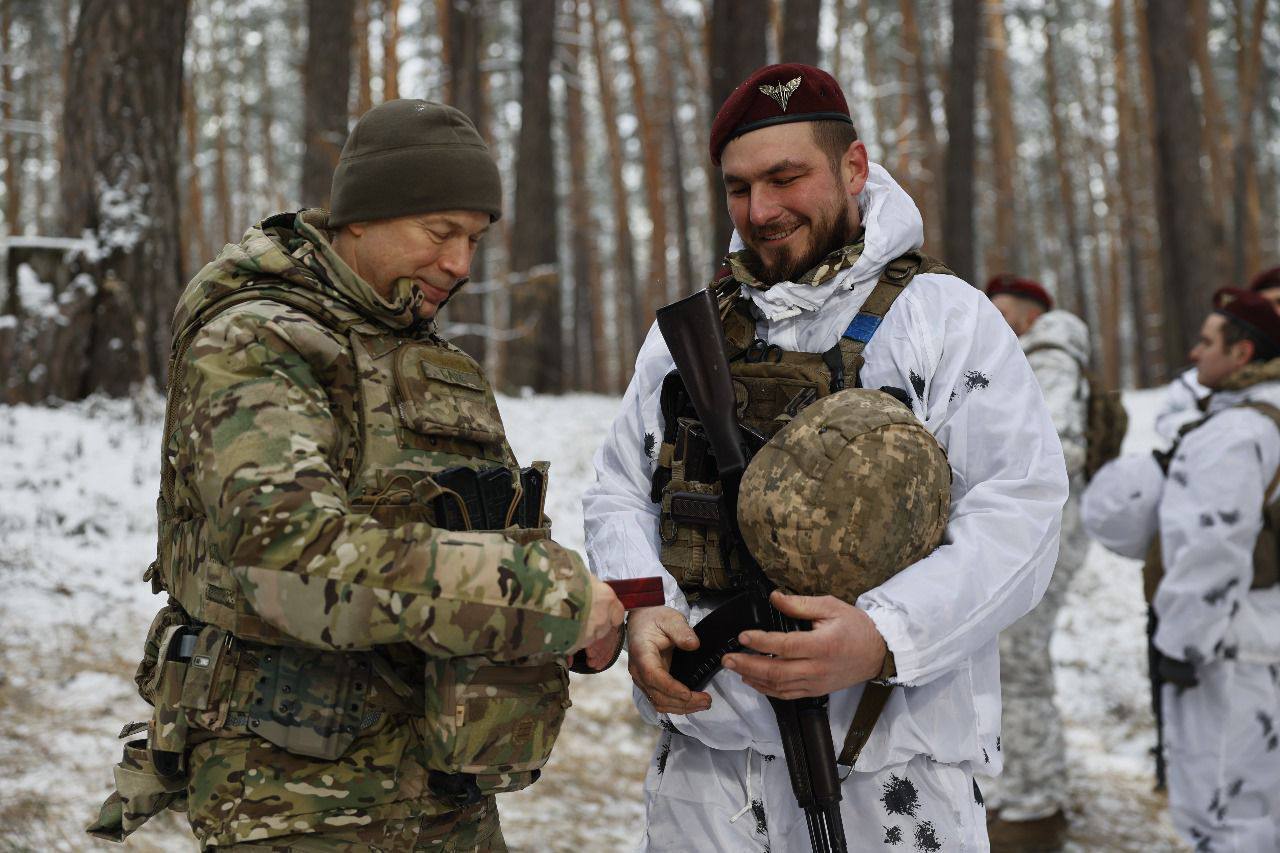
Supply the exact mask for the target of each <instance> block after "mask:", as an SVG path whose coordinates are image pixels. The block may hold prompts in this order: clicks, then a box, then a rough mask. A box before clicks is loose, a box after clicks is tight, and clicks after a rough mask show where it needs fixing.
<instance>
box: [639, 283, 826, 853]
mask: <svg viewBox="0 0 1280 853" xmlns="http://www.w3.org/2000/svg"><path fill="white" fill-rule="evenodd" d="M658 329H659V330H660V331H661V332H662V337H663V338H664V339H666V342H667V347H668V349H670V351H671V357H672V359H674V361H675V364H676V369H677V370H678V371H679V373H680V377H681V379H682V380H683V381H684V386H685V390H686V391H687V392H688V395H689V399H690V402H692V404H693V408H694V411H696V412H697V414H698V420H699V421H700V422H701V423H702V427H703V429H704V430H705V432H706V438H707V444H708V445H709V446H710V448H711V452H712V454H713V455H714V456H715V461H716V469H717V472H718V474H719V478H720V491H721V494H720V512H719V523H720V537H721V538H720V542H721V548H722V554H723V557H724V560H725V566H726V567H727V566H728V565H729V556H730V554H731V553H732V554H734V555H735V556H736V557H737V558H738V562H739V565H740V566H742V568H743V570H744V572H745V575H746V579H747V582H748V587H747V590H746V591H745V592H743V593H741V594H740V595H738V596H735V597H734V598H732V599H730V600H729V601H728V602H726V603H725V604H724V605H722V606H721V607H719V608H717V609H716V610H715V611H713V612H712V613H711V614H709V615H708V616H707V618H706V619H704V620H702V621H701V622H699V623H698V625H697V626H696V627H695V628H694V633H696V634H697V635H698V639H699V641H700V647H699V651H698V652H696V653H693V655H692V656H689V655H686V654H685V653H683V652H681V650H680V649H676V650H675V653H674V654H673V656H672V662H671V670H672V675H673V677H679V676H678V675H677V673H679V674H680V675H683V676H684V677H685V678H689V679H690V680H689V681H686V682H685V684H686V685H688V686H690V687H694V685H695V684H696V685H697V687H694V689H698V688H700V687H701V686H702V685H704V684H706V682H707V681H709V680H710V678H711V676H713V675H714V674H715V672H716V670H717V669H719V668H720V658H721V657H723V655H724V654H725V653H726V652H728V651H735V650H736V649H737V648H739V646H738V643H737V633H738V631H739V630H741V629H742V628H762V629H764V630H768V631H798V630H807V629H808V628H809V625H808V624H807V623H805V622H802V621H801V620H797V619H792V618H790V617H788V616H785V615H783V614H782V613H779V612H778V610H777V609H775V608H774V607H773V606H772V605H771V604H770V603H769V593H771V592H772V591H773V590H774V589H775V588H776V585H775V584H774V583H773V582H772V581H770V580H769V579H768V578H767V577H766V576H765V574H764V571H763V570H762V569H761V568H760V564H759V563H757V562H756V560H755V558H754V557H753V556H752V555H751V553H750V552H749V551H748V550H747V548H746V547H745V545H744V544H743V542H742V536H741V534H740V532H739V530H738V490H739V486H740V485H741V482H742V474H743V471H745V470H746V467H747V462H748V460H749V457H750V453H751V450H749V445H748V437H750V438H752V439H755V440H754V441H751V442H750V444H751V445H754V446H755V447H756V448H758V447H759V436H749V434H748V432H747V431H746V430H745V429H744V428H743V427H742V425H741V424H739V423H738V419H737V415H736V408H737V407H736V403H735V399H734V393H733V382H732V379H731V378H730V375H729V358H728V356H727V354H726V352H725V350H726V347H727V345H726V344H725V339H724V329H723V327H722V326H721V325H720V313H719V311H718V309H717V307H716V302H715V299H714V298H713V297H712V295H711V292H710V291H708V290H703V291H699V292H698V293H695V294H694V295H693V296H690V297H687V298H685V299H681V300H680V301H678V302H674V303H672V304H671V305H668V306H666V307H665V308H660V309H658ZM730 632H732V633H730ZM769 703H770V704H771V705H772V706H773V713H774V715H775V716H776V717H777V720H778V731H779V733H780V735H781V737H782V751H783V755H784V756H785V757H786V759H787V770H788V772H789V774H790V776H791V790H792V791H793V792H794V793H795V795H796V801H797V802H798V803H799V804H800V808H801V809H803V810H804V816H805V821H806V822H807V823H808V826H809V841H810V844H812V846H813V849H814V851H815V853H845V851H846V850H847V849H848V848H847V846H846V842H845V837H844V823H843V822H842V821H841V819H840V780H839V778H838V777H837V775H836V756H835V747H834V746H833V744H832V742H831V724H830V718H829V717H828V715H827V697H826V696H814V697H809V698H805V699H774V698H772V697H770V698H769Z"/></svg>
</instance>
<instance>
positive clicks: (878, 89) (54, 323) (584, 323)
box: [0, 0, 1280, 403]
mask: <svg viewBox="0 0 1280 853" xmlns="http://www.w3.org/2000/svg"><path fill="white" fill-rule="evenodd" d="M1278 6H1280V3H1277V2H1276V0H1270V2H1269V0H1074V1H1073V2H1055V0H1004V2H997V0H649V2H642V0H309V2H302V0H295V2H286V3H280V2H271V0H80V2H73V0H0V57H2V59H3V64H2V65H0V167H2V168H3V172H2V177H3V186H2V187H0V220H2V225H0V232H3V234H2V235H0V236H3V238H4V239H3V240H2V241H0V244H2V245H3V246H4V247H5V250H6V251H5V252H4V257H5V263H4V264H3V270H4V272H5V275H4V276H3V283H0V402H9V403H14V402H38V401H44V400H48V399H62V400H74V399H80V398H83V397H85V396H87V395H89V394H91V393H93V392H97V391H101V392H106V393H108V394H111V395H124V394H127V393H129V391H130V390H131V389H134V388H137V387H140V386H145V385H147V384H150V383H152V382H153V383H155V384H156V385H157V386H158V387H163V381H164V373H165V368H166V358H167V353H168V345H169V334H170V330H169V320H170V316H171V313H172V309H173V305H174V302H175V300H176V297H177V294H178V293H179V292H180V290H181V287H182V285H183V283H184V282H185V281H187V279H188V278H189V277H190V276H191V275H192V274H193V273H194V272H195V271H196V270H198V269H199V268H200V266H201V265H203V264H204V263H205V262H206V261H207V260H209V259H210V258H211V257H212V256H213V255H214V254H215V253H216V252H217V250H218V248H219V247H220V246H221V245H222V244H223V243H224V242H227V241H235V240H238V239H239V237H240V235H241V234H242V233H243V232H244V230H245V229H246V228H248V227H249V226H250V225H252V224H253V223H254V222H256V221H258V220H260V219H262V218H265V217H266V216H268V215H270V214H272V213H275V212H278V211H281V210H289V209H297V208H299V207H302V206H324V205H325V204H326V203H327V195H328V189H329V180H330V176H331V173H332V169H333V165H334V163H335V162H336V158H337V155H338V152H339V150H340V148H341V145H342V142H343V140H344V139H345V137H346V134H347V131H348V129H349V127H350V125H351V123H352V122H353V121H354V120H355V118H356V117H358V116H359V115H360V114H361V113H363V112H364V111H365V110H367V109H368V108H369V107H370V106H372V105H373V104H376V103H379V102H381V101H383V100H386V99H389V98H395V97H420V98H428V99H433V100H441V101H446V102H449V103H452V104H455V105H457V106H459V107H460V108H461V109H463V110H464V111H465V112H467V113H468V114H469V115H471V116H472V118H473V119H475V121H476V123H477V125H478V126H479V127H480V129H481V131H482V133H483V134H484V135H485V136H486V137H487V138H488V139H489V141H490V143H491V145H492V149H493V151H494V153H495V155H496V156H497V158H498V161H499V163H500V167H501V170H502V173H503V178H504V189H505V192H506V194H507V202H506V210H507V215H505V216H504V217H503V218H502V220H501V222H500V227H499V228H498V229H496V231H495V232H494V234H493V236H492V237H490V238H487V239H486V241H485V242H484V244H483V245H482V251H481V252H480V254H479V257H478V258H477V261H476V264H475V268H474V276H473V281H472V282H471V283H470V284H468V285H467V287H466V288H465V289H464V290H463V291H462V292H461V293H460V294H459V296H458V297H457V298H456V299H455V300H454V301H453V302H452V303H451V304H450V306H449V307H448V309H447V310H446V312H445V314H444V322H443V326H444V331H445V333H446V334H447V335H449V336H452V337H453V338H454V339H455V340H456V341H457V342H458V343H459V344H460V345H461V346H463V347H464V348H466V349H467V350H469V351H470V352H471V353H472V354H473V355H475V356H477V357H478V358H479V359H481V360H482V361H483V362H484V363H485V365H486V367H487V368H488V371H489V374H490V376H491V377H492V378H493V380H494V382H495V384H496V385H497V386H499V387H500V388H503V389H507V390H520V389H525V388H527V389H532V390H533V391H534V392H538V393H560V392H565V391H571V390H586V391H597V392H605V393H617V392H619V391H620V390H621V389H622V388H623V387H624V386H625V383H626V381H627V379H628V377H629V373H630V368H631V363H632V360H633V357H634V354H635V352H636V350H637V348H638V346H639V343H640V341H641V340H642V339H643V336H644V334H645V332H646V330H647V328H648V327H649V325H650V323H651V321H652V317H653V312H654V309H655V308H656V307H658V306H660V305H662V304H665V303H666V302H668V301H670V300H672V299H675V298H677V297H679V296H682V295H684V294H687V293H689V292H692V291H693V290H695V289H696V288H698V287H701V286H703V285H704V284H705V283H706V280H707V279H708V277H709V276H710V274H711V272H712V270H713V269H714V268H715V266H716V265H717V261H718V259H719V258H720V257H721V255H722V254H723V252H724V251H725V249H726V246H727V243H728V238H729V233H730V226H729V223H728V220H727V215H726V213H725V210H724V203H723V199H724V195H723V189H722V186H721V183H720V177H719V174H718V172H717V170H715V169H714V168H713V167H712V166H711V165H710V162H709V160H708V156H707V150H706V149H707V136H708V130H709V127H710V122H711V117H712V116H713V115H714V114H715V111H716V109H718V107H719V105H720V103H721V102H722V101H723V100H724V98H725V96H726V95H727V94H728V92H729V91H730V90H731V89H732V87H733V86H734V85H735V84H736V83H737V82H739V81H740V80H742V79H743V78H744V77H745V76H746V75H747V74H749V73H750V72H751V71H752V70H754V69H755V68H756V67H758V66H760V65H763V64H765V63H766V62H771V61H801V62H808V63H812V64H817V65H820V66H822V67H824V68H827V69H829V70H831V72H832V73H833V74H834V75H835V76H836V78H837V79H838V80H839V81H840V83H841V84H842V85H843V86H844V88H845V91H846V93H847V95H848V100H849V103H850V107H851V109H852V112H853V118H854V121H855V124H856V126H857V128H858V130H859V132H860V135H861V137H862V139H864V140H865V141H866V143H867V147H868V150H869V152H870V154H871V157H872V159H873V160H876V161H878V162H880V163H882V164H883V165H885V166H886V167H887V168H888V169H889V170H890V172H891V173H892V174H894V176H895V177H896V178H897V179H898V180H899V181H900V182H901V183H902V184H903V186H904V187H905V188H906V189H907V190H908V192H910V194H911V195H912V196H913V197H914V198H915V200H916V202H917V204H918V205H919V206H920V208H921V211H922V213H923V215H924V221H925V227H926V240H925V246H924V248H925V251H927V252H929V253H930V254H933V255H935V256H938V257H941V258H942V259H944V260H945V261H946V262H947V263H948V264H949V265H950V266H951V267H952V268H953V269H955V270H956V271H957V272H958V273H959V274H960V275H962V276H963V277H965V278H966V279H968V280H969V281H970V282H973V283H975V284H978V285H981V284H982V283H983V282H984V281H985V280H986V278H987V277H988V276H990V275H992V274H995V273H1001V272H1012V273H1017V274H1021V275H1027V276H1030V277H1033V278H1036V279H1038V280H1040V281H1042V282H1044V283H1045V284H1046V285H1047V286H1048V287H1049V288H1050V289H1051V290H1052V291H1054V292H1055V293H1056V295H1057V298H1058V300H1059V303H1060V304H1061V305H1062V307H1064V308H1066V309H1068V310H1070V311H1073V312H1075V313H1077V314H1079V315H1081V316H1082V317H1084V318H1085V319H1086V320H1087V321H1088V323H1089V324H1090V327H1091V328H1092V329H1093V330H1094V334H1093V336H1092V337H1093V343H1094V348H1095V365H1096V366H1097V367H1098V368H1099V370H1098V372H1099V374H1100V375H1101V376H1102V377H1104V379H1105V381H1106V383H1107V384H1109V385H1110V386H1112V387H1118V386H1121V385H1126V386H1130V387H1144V386H1148V385H1151V384H1153V383H1156V382H1159V381H1161V380H1162V379H1165V378H1167V377H1168V376H1169V375H1170V374H1171V373H1172V372H1173V371H1175V370H1176V369H1177V368H1178V367H1179V366H1180V365H1182V364H1183V363H1184V362H1185V360H1186V351H1187V347H1188V345H1189V343H1190V342H1191V340H1192V338H1193V336H1194V334H1195V332H1196V330H1197V329H1198V326H1199V321H1200V318H1201V317H1202V315H1203V313H1204V311H1205V309H1206V308H1207V305H1208V297H1209V294H1211V293H1212V292H1213V290H1214V289H1216V288H1217V287H1220V286H1222V285H1227V284H1232V285H1237V286H1240V285H1242V284H1243V283H1244V282H1245V281H1247V279H1248V278H1249V277H1250V276H1251V275H1252V274H1253V273H1254V272H1255V271H1257V270H1258V269H1259V268H1261V267H1263V266H1265V265H1267V264H1269V263H1274V262H1275V261H1276V259H1277V257H1278V256H1280V208H1278V205H1277V201H1278V199H1280V132H1278V131H1280V11H1278V9H1277V7H1278Z"/></svg>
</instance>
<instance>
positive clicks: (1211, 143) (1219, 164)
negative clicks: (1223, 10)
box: [1191, 0, 1232, 269]
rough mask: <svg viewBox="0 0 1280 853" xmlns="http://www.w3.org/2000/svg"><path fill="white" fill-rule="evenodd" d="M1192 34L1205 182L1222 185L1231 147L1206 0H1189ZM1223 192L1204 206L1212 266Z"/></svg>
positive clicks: (1217, 257)
mask: <svg viewBox="0 0 1280 853" xmlns="http://www.w3.org/2000/svg"><path fill="white" fill-rule="evenodd" d="M1191 21H1192V35H1191V44H1192V47H1193V48H1194V51H1195V58H1196V71H1197V74H1198V76H1199V78H1200V102H1201V104H1202V106H1203V107H1204V113H1203V117H1204V122H1203V124H1202V125H1201V127H1202V133H1201V138H1200V144H1201V146H1202V147H1203V148H1204V150H1205V151H1206V152H1208V154H1209V174H1208V178H1209V185H1210V186H1213V187H1226V186H1227V185H1228V183H1229V182H1230V180H1231V178H1230V176H1229V173H1230V170H1231V166H1230V165H1229V164H1228V163H1227V157H1228V154H1227V152H1228V151H1230V150H1231V148H1232V143H1231V130H1230V124H1229V122H1228V120H1227V114H1226V111H1225V109H1224V108H1223V105H1222V98H1221V97H1220V96H1219V95H1218V80H1217V74H1215V73H1214V70H1213V61H1212V59H1211V57H1210V55H1209V0H1191ZM1227 201H1228V199H1227V194H1226V193H1224V192H1211V193H1209V198H1208V202H1209V206H1208V207H1207V208H1205V223H1204V224H1205V227H1206V228H1208V229H1209V243H1210V245H1211V246H1212V248H1213V252H1214V259H1213V265H1214V266H1215V267H1216V268H1218V269H1225V268H1226V266H1227V262H1228V258H1227V255H1228V251H1227V246H1228V242H1227Z"/></svg>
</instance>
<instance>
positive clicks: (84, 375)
mask: <svg viewBox="0 0 1280 853" xmlns="http://www.w3.org/2000/svg"><path fill="white" fill-rule="evenodd" d="M187 11H188V5H187V0H146V2H142V0H138V2H129V3H124V2H115V0H85V2H84V3H83V5H82V6H81V9H80V18H79V22H78V24H77V26H76V32H75V38H74V40H73V44H72V60H71V76H70V79H69V81H68V88H67V92H66V96H65V103H64V111H63V122H64V128H65V135H66V149H65V150H66V159H65V160H64V162H63V172H62V175H63V179H62V202H63V210H64V216H65V223H66V226H67V230H68V233H70V234H81V233H83V232H86V231H87V232H89V233H90V234H91V235H93V237H94V239H96V241H97V243H98V246H99V258H98V259H97V261H96V263H94V264H93V269H92V275H93V278H94V279H95V282H96V284H97V289H96V292H95V293H94V298H93V304H92V308H91V310H90V314H91V317H92V320H91V322H90V323H89V324H88V327H87V328H83V329H82V332H83V337H82V338H80V339H78V340H76V341H75V343H76V346H74V347H73V348H72V349H73V350H74V352H72V353H67V354H66V357H67V358H70V359H78V364H77V369H76V370H72V371H67V373H68V374H69V378H68V380H67V382H66V384H65V385H63V386H62V387H60V388H57V389H53V393H56V394H58V395H59V396H64V397H73V398H75V397H81V396H84V395H86V394H89V393H91V392H93V391H99V390H101V391H105V392H107V393H111V394H123V393H125V392H127V391H128V389H129V386H130V385H131V384H132V383H133V382H134V381H136V380H137V379H139V378H140V376H139V369H138V365H139V364H144V365H145V366H146V370H147V371H148V372H149V373H150V374H151V375H152V376H153V377H155V378H156V379H157V380H160V381H163V378H164V371H165V368H166V359H167V356H168V352H169V335H170V332H169V324H170V321H171V317H172V314H173V306H174V303H175V301H176V299H177V294H178V291H179V289H180V288H181V286H182V256H181V250H180V248H179V236H178V223H179V222H180V220H181V216H180V212H179V201H178V171H177V166H178V162H179V132H180V130H181V128H182V77H183V73H182V51H183V43H184V41H185V37H186V29H187Z"/></svg>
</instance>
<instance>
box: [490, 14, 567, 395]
mask: <svg viewBox="0 0 1280 853" xmlns="http://www.w3.org/2000/svg"><path fill="white" fill-rule="evenodd" d="M555 12H556V0H521V2H520V136H519V140H518V143H517V150H516V193H515V195H516V203H515V222H514V230H513V232H512V240H511V274H512V276H513V277H514V278H515V280H516V284H515V287H514V288H513V290H512V299H511V306H512V310H511V317H512V323H513V325H514V326H515V327H517V328H520V327H525V328H528V329H529V332H528V334H526V335H523V336H522V337H519V338H517V339H515V340H513V341H511V342H510V344H509V345H508V347H507V354H506V357H505V358H504V363H505V365H506V370H505V373H504V377H505V380H506V382H507V384H508V385H510V386H512V387H515V388H522V387H529V388H532V389H533V390H534V391H535V392H538V393H559V392H560V391H562V390H563V384H564V380H563V373H562V366H563V365H562V362H563V341H562V339H561V328H560V272H559V258H558V254H557V246H558V236H557V227H556V207H557V201H556V170H555V163H556V156H555V146H554V144H553V140H552V134H551V126H552V121H553V120H554V117H553V115H552V110H551V61H552V56H553V54H554V50H555V43H554V42H555V25H556V15H555Z"/></svg>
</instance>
